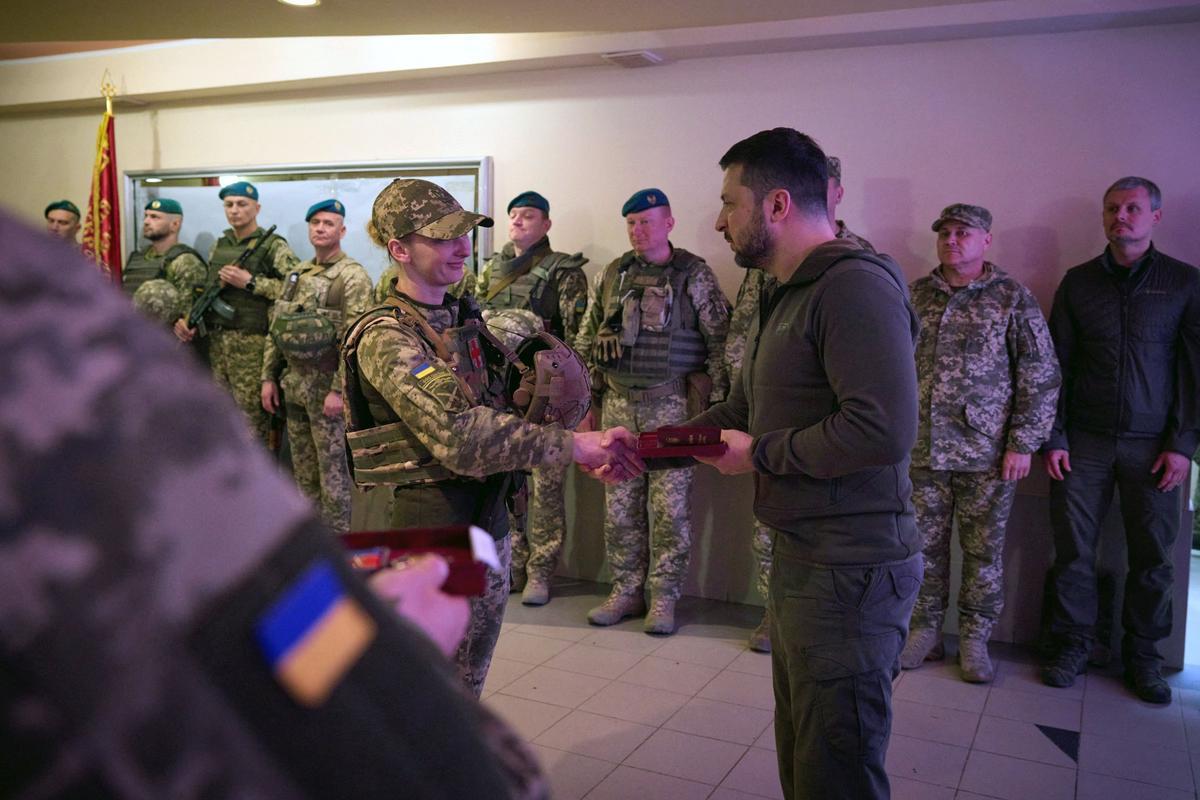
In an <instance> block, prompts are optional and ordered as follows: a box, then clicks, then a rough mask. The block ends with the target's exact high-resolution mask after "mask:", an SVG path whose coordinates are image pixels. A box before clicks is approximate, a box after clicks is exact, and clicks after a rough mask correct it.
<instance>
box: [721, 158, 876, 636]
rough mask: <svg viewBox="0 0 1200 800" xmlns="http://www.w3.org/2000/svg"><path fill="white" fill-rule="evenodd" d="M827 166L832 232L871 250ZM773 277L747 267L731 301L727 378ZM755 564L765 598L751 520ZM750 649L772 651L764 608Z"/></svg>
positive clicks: (761, 537)
mask: <svg viewBox="0 0 1200 800" xmlns="http://www.w3.org/2000/svg"><path fill="white" fill-rule="evenodd" d="M826 164H827V166H828V168H829V190H828V193H827V195H826V198H825V203H826V206H827V207H828V209H829V221H830V223H831V224H832V225H833V226H834V233H835V235H836V236H837V238H839V239H843V240H846V241H849V242H853V243H854V244H856V245H858V247H859V248H860V249H862V250H866V251H867V252H870V253H874V252H875V248H874V247H872V246H871V243H870V242H868V241H867V240H866V239H864V238H863V237H861V236H859V235H858V234H856V233H854V232H853V231H852V230H850V229H849V228H847V227H846V223H845V222H843V221H842V220H840V219H836V214H837V207H838V204H839V203H841V202H842V197H843V195H845V193H846V190H845V189H844V188H842V161H841V159H839V158H838V157H837V156H829V157H828V158H827V159H826ZM774 286H775V280H774V279H773V278H772V277H771V276H769V275H767V273H766V272H765V271H763V270H761V269H748V270H746V275H745V276H744V277H743V278H742V284H741V286H739V287H738V293H737V300H736V301H735V302H734V304H733V313H732V314H730V316H729V335H728V336H727V337H726V338H725V368H726V369H727V370H728V371H729V379H730V381H731V382H732V381H735V380H737V375H738V372H739V371H741V368H742V361H743V360H744V359H745V357H746V334H747V332H748V331H749V330H750V323H752V322H753V321H754V320H756V319H757V318H758V311H759V308H760V303H761V301H762V296H763V294H764V292H769V291H771V290H772V289H774ZM750 546H751V549H752V550H753V552H754V560H755V566H756V567H757V572H756V576H755V577H756V580H755V584H756V585H757V587H758V591H759V593H760V594H761V595H762V596H763V600H764V601H766V600H767V587H768V586H769V585H770V581H771V552H772V551H771V529H770V528H769V527H767V526H766V525H763V524H762V523H761V522H758V521H755V523H754V538H753V539H751V541H750ZM749 644H750V649H751V650H757V651H758V652H760V653H769V652H771V620H770V618H769V617H768V616H767V611H766V608H764V609H763V617H762V621H761V622H759V623H758V627H757V628H755V629H754V631H753V632H752V633H751V634H750V642H749Z"/></svg>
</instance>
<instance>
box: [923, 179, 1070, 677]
mask: <svg viewBox="0 0 1200 800" xmlns="http://www.w3.org/2000/svg"><path fill="white" fill-rule="evenodd" d="M933 230H934V231H935V232H936V233H937V254H938V266H937V267H936V268H935V269H934V270H933V272H931V273H930V274H929V275H926V276H925V277H923V278H920V279H918V280H917V281H915V282H914V283H913V284H912V286H911V290H912V304H913V308H915V309H916V311H917V316H918V317H920V319H921V334H920V336H919V337H918V338H917V356H916V358H917V389H918V391H919V395H920V405H919V413H920V417H919V418H918V425H917V444H916V446H915V447H914V448H913V452H912V468H911V470H910V475H911V476H912V483H913V506H914V507H915V508H916V512H917V530H918V531H920V533H921V539H922V542H923V543H924V544H923V553H924V558H925V582H924V583H923V584H921V594H920V595H919V596H918V597H917V604H916V606H915V607H914V608H913V616H912V622H911V625H910V628H909V631H908V640H907V641H906V642H905V644H904V652H903V653H901V654H900V666H901V667H903V668H904V669H916V668H917V667H919V666H921V662H923V661H925V660H926V659H938V658H941V657H942V655H943V648H942V622H943V621H944V620H945V617H946V606H947V604H948V603H949V602H950V534H951V531H952V530H953V527H954V522H955V521H956V520H957V522H958V538H959V543H960V545H961V546H962V551H963V558H962V587H961V588H960V589H959V593H958V664H959V669H960V670H961V673H962V678H963V680H965V681H968V682H970V683H987V682H989V681H991V680H992V678H993V677H994V672H993V670H992V661H991V658H990V657H989V656H988V647H987V644H988V639H989V638H990V637H991V634H992V628H993V627H995V625H996V622H997V621H998V620H999V619H1000V613H1001V612H1002V611H1003V610H1004V532H1005V529H1006V528H1007V526H1008V514H1009V511H1011V510H1012V504H1013V497H1014V496H1015V494H1016V490H1017V481H1019V480H1020V479H1021V478H1024V477H1025V476H1026V475H1028V474H1029V463H1030V460H1031V459H1032V457H1033V455H1032V454H1033V453H1035V452H1037V449H1038V448H1039V447H1041V445H1042V442H1044V441H1046V437H1047V436H1048V435H1049V434H1050V425H1051V424H1052V423H1053V422H1054V410H1055V401H1056V400H1057V399H1058V384H1059V382H1060V378H1059V373H1058V359H1057V358H1055V356H1054V344H1053V342H1051V341H1050V331H1049V330H1048V329H1047V327H1046V320H1045V319H1044V318H1043V317H1042V310H1041V309H1040V308H1038V304H1037V300H1036V299H1034V297H1033V294H1032V293H1031V292H1030V291H1029V290H1028V289H1026V288H1025V287H1024V286H1022V285H1021V284H1019V283H1017V282H1016V281H1015V280H1013V279H1012V278H1010V277H1008V275H1006V274H1005V273H1004V272H1003V271H1001V270H1000V269H999V268H998V267H996V265H995V264H992V263H991V262H988V261H985V260H984V255H985V253H986V252H987V249H988V248H989V247H990V246H991V244H992V234H991V230H992V215H991V213H990V212H989V211H988V210H987V209H986V208H982V207H980V206H971V205H965V204H963V203H956V204H954V205H952V206H947V207H946V208H944V209H942V213H941V215H940V216H939V217H938V218H937V219H936V220H935V221H934V223H933Z"/></svg>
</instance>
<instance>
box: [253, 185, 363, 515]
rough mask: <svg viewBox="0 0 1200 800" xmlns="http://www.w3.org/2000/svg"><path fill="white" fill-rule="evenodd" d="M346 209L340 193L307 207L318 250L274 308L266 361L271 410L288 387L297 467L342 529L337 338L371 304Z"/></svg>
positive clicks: (345, 471)
mask: <svg viewBox="0 0 1200 800" xmlns="http://www.w3.org/2000/svg"><path fill="white" fill-rule="evenodd" d="M345 214H346V207H345V206H343V205H342V203H341V201H339V200H323V201H321V202H319V203H315V204H313V205H312V206H311V207H310V208H309V209H308V213H306V214H305V215H304V221H305V222H307V223H308V241H309V242H310V243H311V244H312V246H313V249H314V250H315V251H316V252H315V255H314V256H313V257H312V259H310V260H308V261H305V262H303V263H301V264H300V265H299V266H297V267H296V269H295V270H293V271H292V272H291V273H289V274H288V277H287V279H286V280H285V281H284V289H283V295H282V296H281V297H280V298H279V299H278V300H276V301H275V305H274V308H273V309H272V311H271V328H270V335H269V336H268V337H267V341H266V345H265V348H264V350H263V364H262V406H263V408H264V409H265V410H266V411H267V413H269V414H274V413H275V412H276V411H277V410H279V400H280V398H279V390H280V386H281V385H282V388H283V398H284V400H285V402H286V405H287V408H286V414H285V417H286V419H287V431H288V442H289V443H290V444H291V448H292V475H293V476H294V477H295V479H296V483H297V484H298V485H299V486H300V490H301V491H303V492H304V494H306V495H307V496H308V497H309V498H311V499H312V501H313V502H314V503H317V504H318V505H319V506H320V509H321V515H322V517H324V519H325V523H326V524H327V525H329V527H330V528H332V529H333V530H334V531H335V532H338V533H342V532H345V531H348V530H349V529H350V470H349V468H348V467H347V466H346V441H345V437H346V424H345V422H344V421H343V418H342V409H343V404H342V381H341V378H340V376H339V370H338V365H339V363H340V361H341V359H340V358H339V343H340V342H341V341H342V337H343V336H344V335H345V333H346V326H347V325H348V324H349V322H350V320H352V319H356V318H357V317H358V316H359V315H361V314H362V313H363V312H364V311H366V310H367V308H368V302H369V300H370V297H371V278H370V276H368V275H367V271H366V270H365V269H363V267H362V265H361V264H359V263H358V262H357V261H355V260H354V259H353V258H351V257H350V256H348V255H346V254H345V253H343V252H342V238H343V237H344V236H345V235H346V218H345Z"/></svg>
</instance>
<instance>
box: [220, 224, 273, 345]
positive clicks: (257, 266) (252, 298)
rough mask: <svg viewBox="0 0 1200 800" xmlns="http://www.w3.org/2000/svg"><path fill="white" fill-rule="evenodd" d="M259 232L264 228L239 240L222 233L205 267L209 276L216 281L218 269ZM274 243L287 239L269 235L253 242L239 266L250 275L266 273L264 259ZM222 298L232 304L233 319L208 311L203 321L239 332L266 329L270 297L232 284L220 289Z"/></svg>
mask: <svg viewBox="0 0 1200 800" xmlns="http://www.w3.org/2000/svg"><path fill="white" fill-rule="evenodd" d="M262 233H263V230H262V229H261V228H260V229H259V230H258V231H256V232H255V233H253V234H251V236H250V238H249V239H247V240H245V241H242V242H238V241H235V240H234V238H233V236H232V235H231V234H230V233H228V232H226V234H225V235H224V236H222V237H221V238H220V239H218V240H217V246H216V248H215V249H214V250H213V254H212V261H211V262H210V263H209V269H208V273H209V277H210V278H211V279H212V280H216V275H217V272H218V271H219V270H220V269H221V267H223V266H225V265H226V264H232V263H233V262H234V261H236V260H237V257H238V256H240V255H241V254H242V251H243V250H245V249H246V247H247V246H248V245H249V244H250V242H251V241H256V240H257V239H256V237H258V236H259V235H261V234H262ZM275 242H283V243H284V244H287V240H286V239H284V238H283V237H282V236H280V235H279V234H276V233H273V234H271V235H270V236H269V237H267V238H266V239H264V240H262V241H261V242H259V243H258V244H257V245H255V248H254V252H253V253H251V254H250V256H249V257H248V258H247V259H246V263H245V264H243V265H242V268H243V269H245V270H246V271H247V272H249V273H250V274H251V275H265V274H267V270H268V265H267V261H266V260H267V257H268V255H269V254H270V252H271V247H272V246H274V244H275ZM221 299H222V300H224V301H225V302H226V303H229V305H231V306H233V310H234V311H235V312H236V313H235V314H234V316H233V319H232V320H225V319H222V318H221V317H219V316H217V313H216V312H215V311H209V312H208V315H207V316H206V317H205V320H204V321H205V323H207V324H208V325H210V326H212V327H216V328H232V329H234V330H239V331H249V332H251V333H263V334H265V333H266V332H267V321H268V312H269V311H270V309H271V301H270V300H268V299H267V298H265V297H259V296H258V295H256V294H254V293H252V292H247V291H246V290H244V289H238V288H236V287H234V286H226V287H225V288H224V289H222V290H221Z"/></svg>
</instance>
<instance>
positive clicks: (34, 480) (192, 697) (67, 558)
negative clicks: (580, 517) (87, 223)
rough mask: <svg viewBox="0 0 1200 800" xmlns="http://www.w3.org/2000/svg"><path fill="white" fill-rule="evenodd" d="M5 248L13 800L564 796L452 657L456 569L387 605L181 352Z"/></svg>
mask: <svg viewBox="0 0 1200 800" xmlns="http://www.w3.org/2000/svg"><path fill="white" fill-rule="evenodd" d="M0 238H2V239H3V241H4V242H5V248H4V251H3V252H2V253H0V374H3V375H4V376H5V380H4V381H3V383H2V384H0V400H2V402H0V452H3V453H4V459H3V461H2V462H0V464H2V466H0V497H3V498H4V499H3V500H0V752H3V754H4V755H3V757H2V758H0V787H3V791H2V793H3V794H4V796H5V797H11V798H44V797H88V798H92V797H113V798H144V797H171V798H184V799H187V798H197V799H198V798H210V799H215V798H231V799H232V798H245V797H262V798H267V797H269V798H343V797H356V798H393V797H396V796H397V793H398V792H399V793H400V794H403V795H405V796H409V797H421V798H444V799H445V800H456V799H457V798H464V797H479V798H483V797H489V798H490V797H502V798H509V797H511V798H541V797H546V796H547V787H546V784H545V781H544V779H543V778H542V777H541V776H540V774H539V773H538V770H537V766H536V763H535V762H534V761H533V760H532V757H531V756H530V755H529V754H528V753H527V752H526V751H525V749H524V747H523V746H522V745H521V744H520V742H519V741H518V740H517V738H516V736H515V734H513V732H512V731H511V730H509V729H508V728H507V727H506V726H504V725H503V724H502V723H500V722H499V721H498V720H496V719H495V718H494V717H492V716H491V715H490V714H489V713H488V712H487V711H486V710H485V709H483V707H482V706H480V705H479V704H478V703H477V702H475V701H474V700H472V699H471V698H469V697H468V696H467V695H466V693H465V692H463V691H462V687H461V686H460V685H459V683H458V681H457V680H455V678H454V675H453V673H452V671H451V669H450V664H449V662H448V661H447V660H446V658H445V657H444V655H443V652H446V651H448V650H452V649H453V647H454V645H455V644H456V643H457V640H458V638H459V637H460V636H461V633H462V630H463V628H464V626H465V624H466V616H467V609H466V606H465V603H464V602H463V601H462V600H461V599H460V598H452V597H448V596H446V595H444V594H442V593H441V592H440V591H439V590H438V587H439V586H440V584H441V581H442V580H443V579H444V577H445V576H446V574H447V567H446V565H445V563H444V562H442V561H441V560H440V559H430V560H421V561H418V562H416V563H414V564H412V565H411V566H410V568H409V569H406V570H399V571H397V570H390V571H386V572H384V573H381V574H380V575H378V576H377V577H376V578H375V579H374V580H373V584H374V586H375V588H376V592H375V593H373V592H371V591H369V590H368V588H367V586H366V585H364V584H363V583H362V582H361V581H360V580H359V579H358V578H357V577H356V576H355V575H353V574H352V573H351V572H350V571H349V570H348V569H347V567H346V566H345V563H344V555H343V553H341V552H339V550H338V548H337V546H336V545H335V544H334V543H333V540H332V537H330V535H329V533H328V531H326V530H325V529H324V528H323V527H322V526H320V525H319V524H318V522H317V521H316V520H315V519H314V517H313V515H312V511H311V507H310V505H309V504H308V503H307V502H305V501H304V500H303V498H302V497H301V496H300V495H299V494H298V493H297V492H296V491H295V489H294V488H293V487H291V486H289V485H288V482H287V481H286V480H285V479H284V478H282V477H280V476H279V474H278V471H277V470H275V469H272V468H271V466H270V464H269V463H268V462H267V458H266V455H265V454H264V453H263V452H262V450H261V448H260V447H257V446H255V445H254V444H253V443H252V439H251V437H250V435H249V432H248V430H247V429H246V425H245V422H244V419H243V417H242V416H241V415H240V414H239V413H238V412H237V411H236V409H235V407H234V406H233V405H232V404H231V403H230V402H229V399H228V397H227V396H225V395H224V393H222V392H220V391H218V390H217V389H216V387H214V386H213V385H212V383H211V381H210V380H209V379H208V377H207V375H206V374H204V373H202V372H201V371H200V370H199V369H197V367H196V366H194V362H193V361H192V360H191V359H190V358H189V357H187V356H185V355H183V354H181V353H179V351H178V348H177V347H174V346H172V343H171V341H170V339H169V337H167V336H165V335H163V334H162V333H161V332H160V331H157V330H156V329H155V328H154V327H153V326H152V325H151V324H150V323H148V322H146V321H145V320H143V319H141V318H140V317H139V316H138V315H137V314H136V313H135V312H134V311H132V310H131V309H130V308H129V307H128V304H127V303H126V302H123V301H122V300H121V298H119V297H117V296H116V295H115V294H113V293H112V292H110V291H106V290H105V289H104V287H103V282H104V281H103V278H102V277H101V276H99V275H97V274H96V273H95V269H94V267H93V266H91V265H90V264H88V263H87V262H86V261H84V260H83V258H81V257H78V256H72V255H70V254H68V253H67V252H66V251H65V250H63V249H62V248H61V247H58V246H56V245H53V244H50V243H48V242H46V241H45V240H44V237H41V236H39V235H37V234H36V233H35V232H34V231H32V230H31V229H29V228H26V227H24V226H22V225H20V224H18V223H16V222H14V221H12V220H11V219H10V218H8V217H7V216H5V215H3V214H0ZM30 365H37V368H36V369H31V368H30ZM164 421H168V422H169V423H170V424H164ZM130 476H137V480H131V479H130ZM396 606H398V607H399V610H400V611H401V612H402V613H403V614H404V615H405V617H406V618H405V619H402V618H401V617H400V616H398V615H397V614H396V613H394V611H393V607H396ZM426 633H427V634H429V636H432V637H433V641H431V640H430V638H429V636H427V635H426ZM435 643H436V644H435ZM439 648H440V649H441V652H439ZM331 731H333V732H336V735H331Z"/></svg>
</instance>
